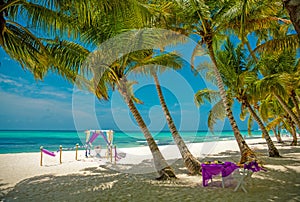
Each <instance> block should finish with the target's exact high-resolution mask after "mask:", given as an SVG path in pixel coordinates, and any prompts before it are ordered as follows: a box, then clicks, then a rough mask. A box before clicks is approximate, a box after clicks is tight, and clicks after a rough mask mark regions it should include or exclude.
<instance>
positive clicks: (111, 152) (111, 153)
mask: <svg viewBox="0 0 300 202" xmlns="http://www.w3.org/2000/svg"><path fill="white" fill-rule="evenodd" d="M112 155H113V151H112V145H110V162H111V163H112Z"/></svg>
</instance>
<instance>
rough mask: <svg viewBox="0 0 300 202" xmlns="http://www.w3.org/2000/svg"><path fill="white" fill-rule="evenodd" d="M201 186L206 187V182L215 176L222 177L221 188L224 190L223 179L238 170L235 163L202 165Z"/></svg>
mask: <svg viewBox="0 0 300 202" xmlns="http://www.w3.org/2000/svg"><path fill="white" fill-rule="evenodd" d="M201 166H202V180H203V181H202V184H203V186H204V187H206V186H208V181H209V180H212V177H213V176H215V175H220V174H221V176H222V187H223V188H224V180H223V178H224V177H227V176H228V175H230V174H231V173H232V172H233V171H235V170H236V169H238V168H239V166H237V165H236V164H235V163H232V162H224V163H218V164H215V163H211V164H205V163H202V164H201Z"/></svg>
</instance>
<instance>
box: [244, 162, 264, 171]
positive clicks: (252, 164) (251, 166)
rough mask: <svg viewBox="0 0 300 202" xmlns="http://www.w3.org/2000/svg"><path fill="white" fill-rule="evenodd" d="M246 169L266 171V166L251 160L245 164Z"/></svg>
mask: <svg viewBox="0 0 300 202" xmlns="http://www.w3.org/2000/svg"><path fill="white" fill-rule="evenodd" d="M244 169H247V170H251V171H252V172H258V171H261V170H263V171H266V170H265V169H264V168H262V167H259V165H258V163H257V162H256V161H251V162H250V163H248V164H244Z"/></svg>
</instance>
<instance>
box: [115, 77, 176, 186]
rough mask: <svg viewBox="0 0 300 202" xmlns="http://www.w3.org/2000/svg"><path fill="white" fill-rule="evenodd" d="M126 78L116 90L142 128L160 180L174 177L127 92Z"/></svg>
mask: <svg viewBox="0 0 300 202" xmlns="http://www.w3.org/2000/svg"><path fill="white" fill-rule="evenodd" d="M126 82H127V81H126V78H123V79H122V80H121V81H120V82H119V84H118V90H119V92H120V94H121V95H122V96H123V98H124V100H125V102H126V104H127V106H128V107H129V109H130V111H131V113H132V115H133V117H134V118H135V120H136V122H137V124H138V125H139V127H140V129H141V130H142V132H143V134H144V136H145V138H146V141H147V143H148V146H149V148H150V151H151V153H152V156H153V161H154V166H155V169H156V171H157V172H158V174H159V175H160V177H159V178H157V179H160V180H165V179H170V178H176V176H175V173H174V171H173V169H172V168H171V167H170V166H169V165H168V163H167V161H166V160H165V158H164V157H163V155H162V154H161V152H160V150H159V148H158V146H157V144H156V142H155V141H154V139H153V137H152V135H151V133H150V131H149V130H148V128H147V126H146V124H145V122H144V120H143V118H142V116H141V115H140V113H139V111H138V110H137V108H136V107H135V104H134V103H133V101H132V99H131V97H130V96H129V94H128V91H127V86H126Z"/></svg>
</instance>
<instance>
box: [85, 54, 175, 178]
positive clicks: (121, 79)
mask: <svg viewBox="0 0 300 202" xmlns="http://www.w3.org/2000/svg"><path fill="white" fill-rule="evenodd" d="M102 51H103V50H100V52H102ZM105 53H106V55H105V56H103V55H102V54H101V53H97V52H96V53H94V54H93V56H92V57H90V58H89V61H90V63H89V68H91V70H92V71H93V74H94V76H93V79H92V80H91V83H94V84H95V87H94V89H93V91H94V93H95V95H97V96H98V98H102V97H101V96H102V94H103V93H102V92H101V91H102V90H103V89H104V90H105V91H106V90H107V89H108V88H109V87H110V88H111V89H117V90H118V91H119V93H120V94H121V95H122V97H123V99H124V101H125V103H126V104H127V106H128V107H129V109H130V111H131V113H132V115H133V117H134V118H135V120H136V122H137V124H138V126H139V127H140V129H141V131H142V132H143V134H144V136H145V139H146V141H147V143H148V146H149V148H150V151H151V153H152V156H153V160H154V165H155V169H156V170H157V172H158V174H159V178H158V179H169V178H176V176H175V173H174V171H173V169H172V168H171V167H170V166H169V165H168V164H167V162H166V160H165V159H164V157H163V155H162V154H161V152H160V150H159V148H158V146H157V144H156V142H155V140H154V138H153V137H152V135H151V133H150V131H149V129H148V128H147V125H146V124H145V122H144V120H143V118H142V116H141V115H140V113H139V111H138V109H137V108H136V106H135V104H134V99H133V94H132V93H131V90H130V89H129V87H130V82H129V81H128V80H127V76H128V74H129V73H130V72H132V71H133V70H135V69H138V68H139V67H140V66H141V65H142V64H144V63H143V62H145V61H146V60H147V59H148V60H151V59H152V55H153V53H152V51H151V50H143V51H136V52H132V53H129V54H128V55H125V56H123V57H121V58H119V59H117V60H116V61H114V62H113V63H112V64H111V65H107V64H102V62H101V61H102V60H105V58H103V57H107V55H109V53H111V54H114V53H112V52H109V50H108V51H105ZM140 61H141V62H140ZM148 64H150V63H148ZM105 78H109V79H105ZM99 82H100V83H99ZM104 86H105V87H104Z"/></svg>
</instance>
